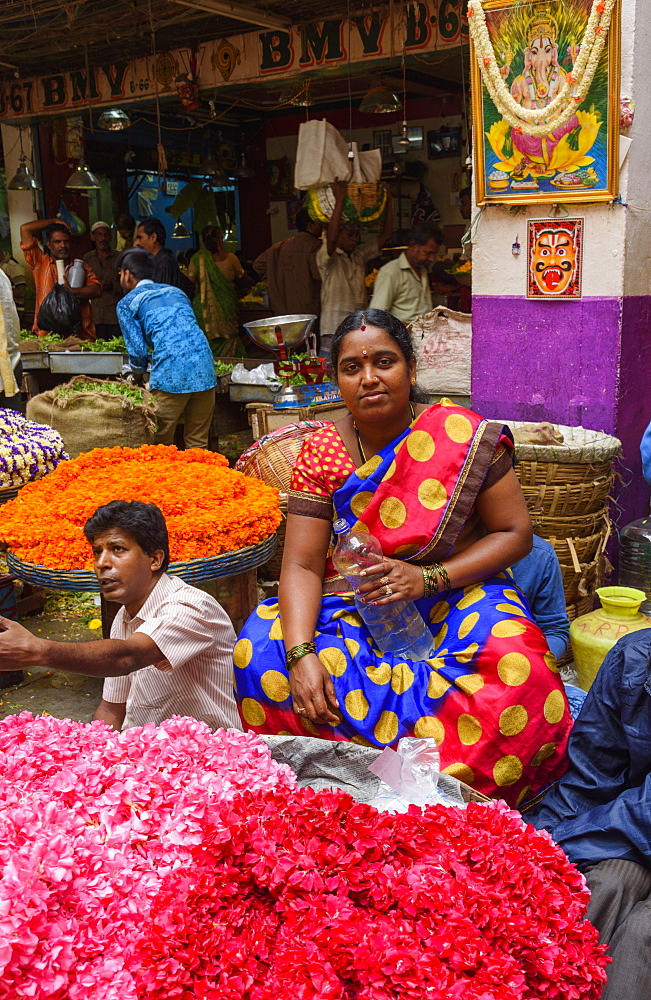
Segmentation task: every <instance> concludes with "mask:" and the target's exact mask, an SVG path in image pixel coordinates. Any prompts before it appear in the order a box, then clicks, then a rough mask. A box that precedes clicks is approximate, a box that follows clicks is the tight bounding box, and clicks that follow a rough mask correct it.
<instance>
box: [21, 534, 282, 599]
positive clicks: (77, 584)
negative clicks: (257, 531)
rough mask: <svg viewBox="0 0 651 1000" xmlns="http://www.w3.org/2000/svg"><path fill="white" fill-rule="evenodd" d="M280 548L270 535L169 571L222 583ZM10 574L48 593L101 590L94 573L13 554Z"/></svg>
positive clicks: (194, 580) (188, 579)
mask: <svg viewBox="0 0 651 1000" xmlns="http://www.w3.org/2000/svg"><path fill="white" fill-rule="evenodd" d="M275 548H276V536H275V534H273V535H269V537H268V538H265V539H263V540H262V541H261V542H258V543H257V544H256V545H248V546H247V547H246V548H244V549H237V550H236V551H235V552H225V553H224V554H223V555H221V556H211V557H208V558H203V559H189V560H187V561H186V562H174V563H170V565H169V568H168V570H167V572H168V573H169V574H170V575H171V576H178V577H180V578H181V579H182V580H185V582H186V583H200V582H201V581H203V580H219V579H220V578H221V577H224V576H238V575H239V574H240V573H246V571H247V570H249V569H256V568H257V567H258V566H261V565H262V563H265V562H266V561H267V560H268V559H270V558H271V556H272V555H273V553H274V550H275ZM7 567H8V569H9V572H10V573H11V574H12V575H13V576H15V577H16V578H17V579H18V580H22V581H23V582H24V583H31V584H33V585H35V586H38V587H45V588H47V589H48V590H93V591H99V583H98V582H97V577H96V576H95V574H94V573H93V572H92V570H82V569H79V570H68V569H48V568H47V567H46V566H38V565H36V564H35V563H29V562H25V560H23V559H20V558H19V557H18V556H15V555H13V553H12V552H8V553H7Z"/></svg>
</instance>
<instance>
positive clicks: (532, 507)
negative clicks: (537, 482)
mask: <svg viewBox="0 0 651 1000" xmlns="http://www.w3.org/2000/svg"><path fill="white" fill-rule="evenodd" d="M614 481H615V477H614V476H612V475H611V476H601V477H600V478H599V479H595V480H593V481H592V482H587V483H580V484H577V485H566V486H550V485H541V486H534V487H529V486H523V487H522V492H523V493H524V498H525V500H526V502H527V507H528V508H529V513H530V514H531V515H532V517H535V516H536V515H543V516H545V517H561V516H565V517H585V516H586V515H587V514H592V513H596V512H597V511H599V510H601V509H602V508H603V507H605V505H606V502H607V500H608V496H609V494H610V491H611V490H612V488H613V483H614Z"/></svg>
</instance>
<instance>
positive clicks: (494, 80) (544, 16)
mask: <svg viewBox="0 0 651 1000" xmlns="http://www.w3.org/2000/svg"><path fill="white" fill-rule="evenodd" d="M619 3H620V0H528V2H526V3H523V2H522V0H469V4H468V24H469V26H470V36H471V66H472V104H473V123H474V134H475V136H476V140H475V185H476V200H477V204H478V205H487V204H491V203H502V204H528V203H539V202H564V203H565V202H571V201H575V202H597V201H612V200H613V199H615V198H617V195H618V189H619V185H618V175H619V116H620V111H619V72H620V66H619V63H620V60H619V54H620V20H619Z"/></svg>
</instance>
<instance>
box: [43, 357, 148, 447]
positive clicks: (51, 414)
mask: <svg viewBox="0 0 651 1000" xmlns="http://www.w3.org/2000/svg"><path fill="white" fill-rule="evenodd" d="M78 381H81V382H92V383H93V384H94V385H96V386H97V390H96V391H93V392H81V393H78V394H77V395H75V396H72V397H71V398H69V399H59V398H57V394H56V393H57V390H56V389H49V390H48V391H47V392H42V393H40V395H38V396H34V398H33V399H30V400H29V402H28V403H27V417H28V419H29V420H34V421H36V423H37V424H48V425H49V426H50V427H54V428H55V430H57V431H58V432H59V434H60V435H61V437H62V438H63V440H64V441H65V445H66V451H67V452H68V454H69V455H70V458H77V456H78V455H81V453H82V452H84V451H91V450H92V449H93V448H113V447H117V446H120V447H122V448H139V447H140V446H141V445H143V444H152V443H153V441H154V432H155V430H156V407H155V404H154V400H153V397H152V396H151V395H150V393H148V392H147V391H146V390H143V391H144V394H145V401H144V403H143V404H137V403H132V402H131V401H130V400H128V399H125V398H124V397H122V396H116V395H111V394H109V393H107V392H102V388H101V387H102V386H103V385H104V384H105V383H104V382H102V380H101V379H91V378H88V377H87V376H85V375H76V376H75V377H74V378H73V379H71V380H70V382H68V383H67V385H74V384H75V382H78Z"/></svg>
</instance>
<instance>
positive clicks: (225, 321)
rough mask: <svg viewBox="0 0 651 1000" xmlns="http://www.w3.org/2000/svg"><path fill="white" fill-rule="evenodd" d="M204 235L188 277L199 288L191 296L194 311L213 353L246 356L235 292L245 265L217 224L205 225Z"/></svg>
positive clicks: (236, 356) (193, 258)
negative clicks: (226, 245)
mask: <svg viewBox="0 0 651 1000" xmlns="http://www.w3.org/2000/svg"><path fill="white" fill-rule="evenodd" d="M201 239H202V242H203V246H204V249H203V250H199V252H198V253H195V254H194V256H193V257H192V259H191V261H190V264H189V267H188V277H189V278H190V279H191V281H193V282H194V286H195V288H196V293H195V296H194V299H193V300H192V308H193V309H194V314H195V316H196V317H197V322H198V324H199V326H200V327H201V329H202V330H203V332H204V333H205V335H206V337H207V338H208V341H209V342H210V347H211V349H212V352H213V354H215V355H219V356H226V357H235V358H241V357H244V356H245V353H246V352H245V350H244V345H243V344H242V341H241V339H240V337H239V335H238V328H239V322H238V316H237V295H236V294H235V282H236V281H237V280H239V279H241V278H242V277H243V276H245V275H244V268H243V267H242V265H241V264H240V262H239V260H238V258H237V257H236V256H235V254H234V253H227V251H226V250H224V242H223V239H222V234H221V232H220V230H219V229H218V227H217V226H206V227H205V228H204V229H203V231H202V233H201Z"/></svg>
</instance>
